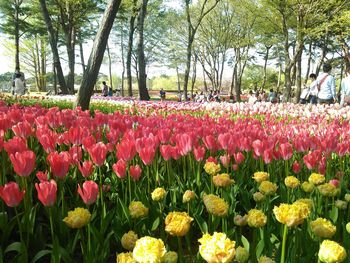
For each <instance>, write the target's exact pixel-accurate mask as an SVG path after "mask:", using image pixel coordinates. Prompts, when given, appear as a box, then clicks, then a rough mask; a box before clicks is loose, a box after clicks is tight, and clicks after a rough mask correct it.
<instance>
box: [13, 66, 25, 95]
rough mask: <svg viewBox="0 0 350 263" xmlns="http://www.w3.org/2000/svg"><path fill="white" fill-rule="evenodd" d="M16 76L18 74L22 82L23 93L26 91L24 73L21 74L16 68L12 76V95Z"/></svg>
mask: <svg viewBox="0 0 350 263" xmlns="http://www.w3.org/2000/svg"><path fill="white" fill-rule="evenodd" d="M18 74H20V79H21V80H22V82H23V85H24V91H25V89H26V79H25V76H24V73H23V72H21V71H20V69H19V68H16V69H15V72H14V73H13V75H12V93H14V91H15V82H16V78H17V76H18Z"/></svg>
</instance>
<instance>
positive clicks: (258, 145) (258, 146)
mask: <svg viewBox="0 0 350 263" xmlns="http://www.w3.org/2000/svg"><path fill="white" fill-rule="evenodd" d="M252 146H253V150H254V153H255V155H256V156H258V157H260V156H262V155H263V153H264V150H265V149H266V145H265V143H264V142H263V141H261V140H255V141H253V143H252Z"/></svg>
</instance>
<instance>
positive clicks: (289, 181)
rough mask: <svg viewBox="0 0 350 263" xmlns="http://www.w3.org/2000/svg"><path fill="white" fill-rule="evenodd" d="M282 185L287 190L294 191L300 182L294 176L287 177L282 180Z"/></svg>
mask: <svg viewBox="0 0 350 263" xmlns="http://www.w3.org/2000/svg"><path fill="white" fill-rule="evenodd" d="M284 184H285V185H286V186H287V187H289V188H292V189H295V188H297V187H298V186H299V185H300V181H299V179H298V178H296V177H295V176H287V177H286V178H285V179H284Z"/></svg>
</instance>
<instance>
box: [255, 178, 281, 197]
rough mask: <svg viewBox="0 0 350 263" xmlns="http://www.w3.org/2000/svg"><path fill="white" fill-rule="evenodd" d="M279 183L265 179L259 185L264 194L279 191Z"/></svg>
mask: <svg viewBox="0 0 350 263" xmlns="http://www.w3.org/2000/svg"><path fill="white" fill-rule="evenodd" d="M277 188H278V187H277V185H276V184H274V183H271V182H270V181H263V182H261V184H260V185H259V191H260V192H261V193H263V194H264V195H266V196H268V195H273V194H275V193H276V191H277Z"/></svg>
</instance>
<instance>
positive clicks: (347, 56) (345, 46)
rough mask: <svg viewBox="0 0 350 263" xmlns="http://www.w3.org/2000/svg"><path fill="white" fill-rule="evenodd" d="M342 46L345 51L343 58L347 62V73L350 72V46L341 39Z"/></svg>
mask: <svg viewBox="0 0 350 263" xmlns="http://www.w3.org/2000/svg"><path fill="white" fill-rule="evenodd" d="M339 42H340V45H341V48H342V50H343V58H344V62H345V67H346V72H349V69H350V49H349V45H348V44H347V43H346V41H345V40H344V39H343V38H342V39H340V41H339Z"/></svg>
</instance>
